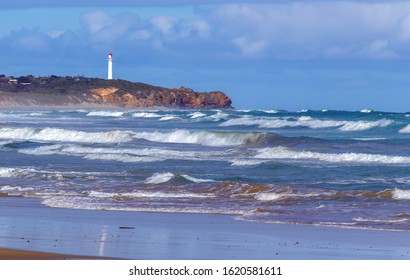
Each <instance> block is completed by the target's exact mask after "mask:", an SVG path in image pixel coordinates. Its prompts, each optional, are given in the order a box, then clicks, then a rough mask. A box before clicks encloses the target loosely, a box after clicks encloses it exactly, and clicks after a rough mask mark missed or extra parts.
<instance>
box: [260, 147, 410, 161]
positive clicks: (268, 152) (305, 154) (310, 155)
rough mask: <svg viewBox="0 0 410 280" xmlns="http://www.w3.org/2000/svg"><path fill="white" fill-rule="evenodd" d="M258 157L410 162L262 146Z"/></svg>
mask: <svg viewBox="0 0 410 280" xmlns="http://www.w3.org/2000/svg"><path fill="white" fill-rule="evenodd" d="M255 158H258V159H291V160H319V161H325V162H333V163H373V164H376V163H379V164H380V163H381V164H408V163H410V157H406V156H390V155H380V154H366V153H319V152H310V151H297V150H291V149H288V148H286V147H275V148H262V149H258V150H257V154H256V155H255Z"/></svg>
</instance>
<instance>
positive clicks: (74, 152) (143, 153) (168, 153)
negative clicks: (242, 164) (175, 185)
mask: <svg viewBox="0 0 410 280" xmlns="http://www.w3.org/2000/svg"><path fill="white" fill-rule="evenodd" d="M19 152H20V153H23V154H30V155H68V156H78V157H82V158H84V159H90V160H111V161H120V162H154V161H163V160H167V159H178V160H206V159H212V158H214V159H215V158H217V157H220V156H223V155H224V153H221V152H216V151H215V152H212V151H209V152H200V151H178V150H170V149H159V148H143V149H131V148H123V149H121V148H105V147H101V148H94V147H86V146H79V145H71V144H65V145H62V144H54V145H44V146H40V147H36V148H25V149H20V150H19Z"/></svg>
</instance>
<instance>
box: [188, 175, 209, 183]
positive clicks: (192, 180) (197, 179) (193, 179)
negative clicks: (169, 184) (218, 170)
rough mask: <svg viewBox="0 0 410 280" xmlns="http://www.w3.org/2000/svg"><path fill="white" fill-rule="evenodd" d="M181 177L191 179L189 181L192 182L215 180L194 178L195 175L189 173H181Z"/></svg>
mask: <svg viewBox="0 0 410 280" xmlns="http://www.w3.org/2000/svg"><path fill="white" fill-rule="evenodd" d="M181 177H184V178H185V179H187V180H188V181H191V182H194V183H204V182H215V180H211V179H201V178H195V177H192V176H189V175H181Z"/></svg>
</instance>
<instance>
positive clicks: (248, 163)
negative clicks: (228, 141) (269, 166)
mask: <svg viewBox="0 0 410 280" xmlns="http://www.w3.org/2000/svg"><path fill="white" fill-rule="evenodd" d="M229 162H230V163H231V165H232V166H253V165H259V164H262V163H265V162H268V161H267V160H255V159H234V160H230V161H229Z"/></svg>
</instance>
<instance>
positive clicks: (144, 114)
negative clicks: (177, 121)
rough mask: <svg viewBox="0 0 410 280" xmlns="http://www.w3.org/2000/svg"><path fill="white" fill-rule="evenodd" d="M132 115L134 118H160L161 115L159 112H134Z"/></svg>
mask: <svg viewBox="0 0 410 280" xmlns="http://www.w3.org/2000/svg"><path fill="white" fill-rule="evenodd" d="M132 117H134V118H160V117H161V115H158V114H157V113H149V112H138V113H134V114H132Z"/></svg>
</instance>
